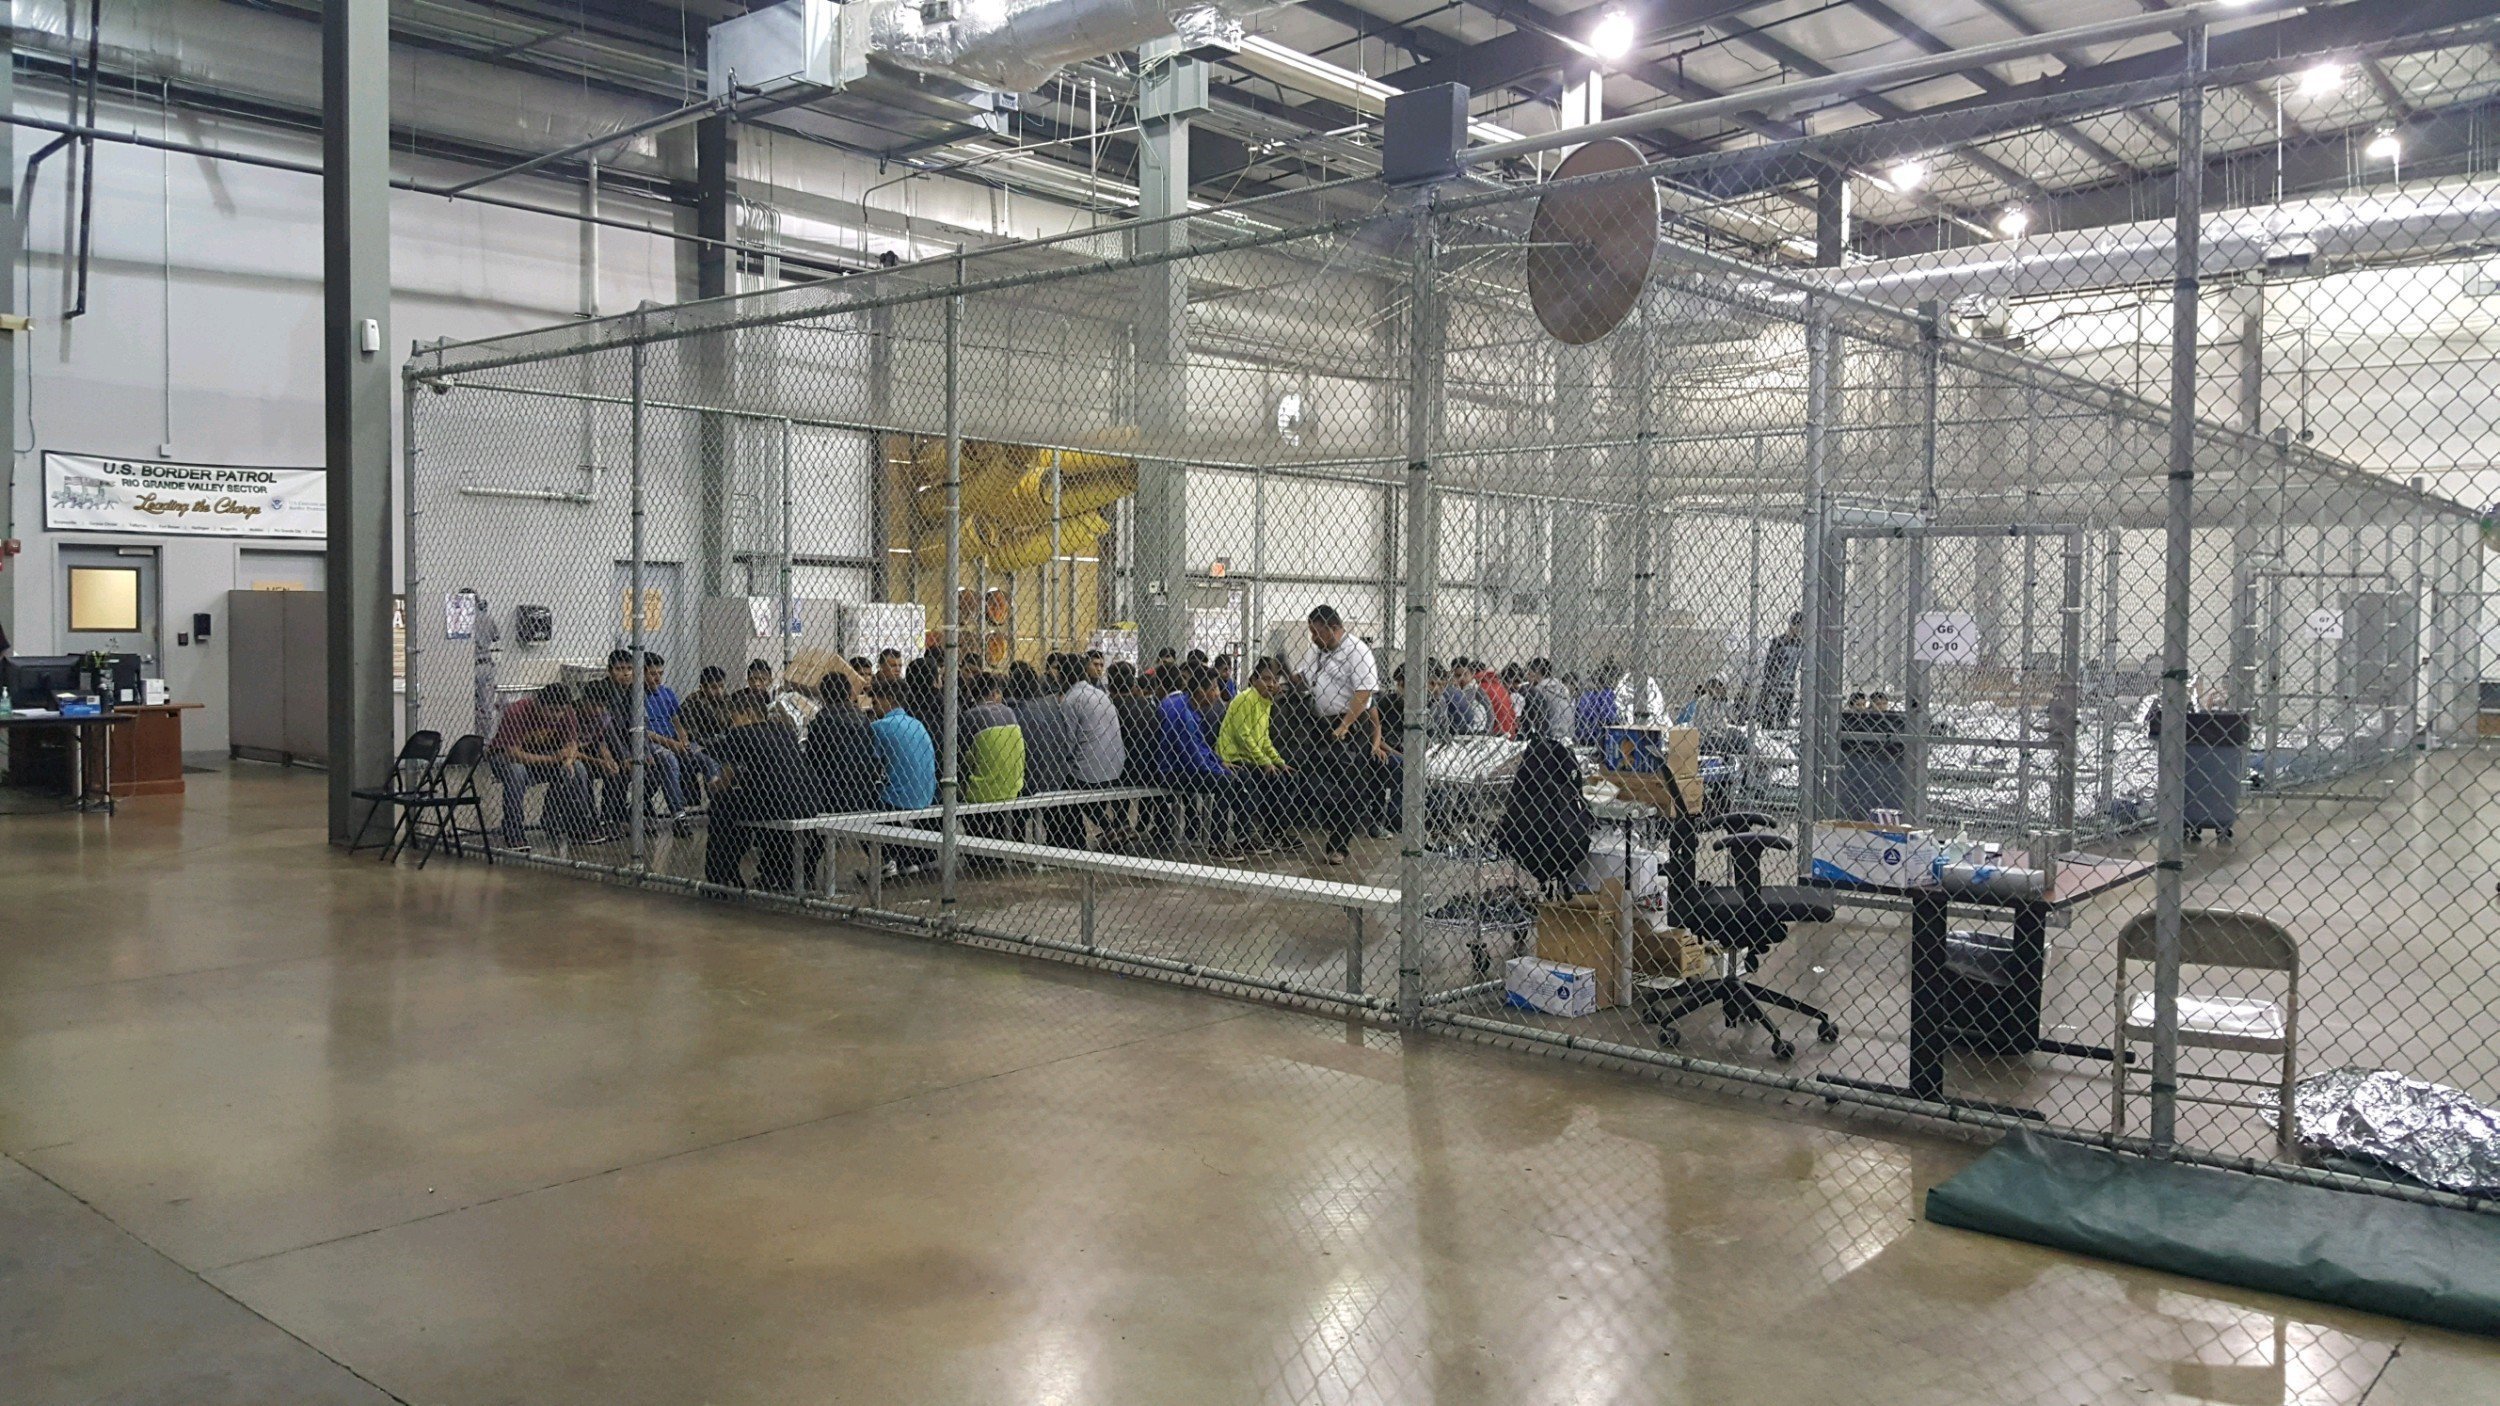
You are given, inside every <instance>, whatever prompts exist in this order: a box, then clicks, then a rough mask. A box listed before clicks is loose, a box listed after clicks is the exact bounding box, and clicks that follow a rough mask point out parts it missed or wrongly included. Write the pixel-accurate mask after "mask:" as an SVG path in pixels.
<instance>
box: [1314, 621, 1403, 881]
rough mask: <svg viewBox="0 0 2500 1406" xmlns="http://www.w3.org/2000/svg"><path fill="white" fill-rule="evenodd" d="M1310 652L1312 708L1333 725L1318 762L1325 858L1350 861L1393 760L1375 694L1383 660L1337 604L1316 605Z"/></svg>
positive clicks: (1372, 815)
mask: <svg viewBox="0 0 2500 1406" xmlns="http://www.w3.org/2000/svg"><path fill="white" fill-rule="evenodd" d="M1308 624H1309V625H1310V629H1311V643H1312V645H1314V646H1315V647H1316V649H1317V652H1316V653H1314V654H1313V655H1312V656H1311V668H1310V672H1309V674H1308V675H1307V679H1308V682H1309V683H1310V686H1311V707H1312V710H1313V711H1314V712H1316V713H1318V715H1319V719H1320V722H1321V723H1322V724H1324V725H1325V726H1326V727H1327V728H1328V732H1327V735H1326V738H1325V744H1326V745H1324V746H1323V747H1322V748H1321V749H1320V751H1319V754H1318V755H1317V756H1316V757H1315V758H1314V760H1315V761H1316V762H1317V763H1318V766H1317V768H1316V769H1317V770H1318V772H1319V773H1320V775H1319V778H1318V782H1319V784H1318V787H1317V791H1318V800H1319V802H1320V804H1321V805H1322V806H1323V807H1324V808H1326V810H1327V812H1328V842H1327V843H1326V844H1325V845H1324V846H1322V847H1321V851H1320V857H1321V859H1322V860H1323V861H1324V862H1326V863H1329V864H1343V863H1345V862H1346V846H1347V844H1348V843H1349V842H1350V841H1351V840H1352V838H1353V835H1354V832H1355V830H1356V829H1358V828H1360V829H1369V828H1370V827H1371V826H1372V825H1373V824H1374V823H1375V820H1376V815H1375V812H1376V811H1377V810H1378V805H1377V803H1376V801H1377V795H1378V787H1377V786H1376V785H1374V784H1373V783H1374V777H1375V776H1376V774H1377V771H1378V769H1379V768H1381V767H1383V766H1386V765H1387V764H1388V760H1389V749H1388V743H1387V741H1386V740H1385V739H1383V738H1382V737H1381V735H1380V720H1379V717H1378V716H1377V715H1376V714H1374V713H1373V712H1372V696H1373V695H1374V694H1376V693H1378V692H1380V662H1379V661H1378V660H1376V659H1374V658H1373V657H1372V650H1371V646H1370V645H1367V644H1365V643H1363V642H1362V641H1361V640H1359V639H1356V638H1355V637H1354V636H1352V635H1350V634H1348V633H1347V632H1346V627H1345V621H1344V620H1343V619H1342V618H1341V617H1339V615H1338V614H1337V610H1336V607H1334V606H1328V605H1320V606H1314V607H1312V609H1311V614H1310V617H1309V620H1308Z"/></svg>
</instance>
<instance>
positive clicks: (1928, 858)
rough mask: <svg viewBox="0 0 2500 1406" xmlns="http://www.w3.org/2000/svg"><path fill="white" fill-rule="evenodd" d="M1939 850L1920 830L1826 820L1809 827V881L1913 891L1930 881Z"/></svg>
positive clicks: (1861, 822)
mask: <svg viewBox="0 0 2500 1406" xmlns="http://www.w3.org/2000/svg"><path fill="white" fill-rule="evenodd" d="M1942 853H1943V850H1942V849H1941V848H1940V847H1939V846H1938V845H1937V843H1936V837H1935V836H1934V835H1933V834H1931V833H1930V832H1928V831H1925V830H1904V829H1899V828H1895V827H1892V826H1884V825H1875V824H1870V823H1868V822H1865V821H1854V820H1825V821H1817V822H1816V823H1815V826H1814V870H1813V873H1814V877H1815V878H1817V879H1819V880H1822V881H1824V882H1827V883H1835V884H1858V885H1861V886H1864V887H1867V888H1915V887H1917V886H1918V885H1921V884H1925V883H1928V882H1930V881H1932V880H1933V879H1934V878H1935V868H1936V858H1937V856H1938V855H1940V854H1942Z"/></svg>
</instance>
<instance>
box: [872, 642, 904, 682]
mask: <svg viewBox="0 0 2500 1406" xmlns="http://www.w3.org/2000/svg"><path fill="white" fill-rule="evenodd" d="M877 677H878V678H881V679H892V680H893V681H894V682H896V683H901V682H902V681H903V651H901V650H899V649H880V650H878V651H877Z"/></svg>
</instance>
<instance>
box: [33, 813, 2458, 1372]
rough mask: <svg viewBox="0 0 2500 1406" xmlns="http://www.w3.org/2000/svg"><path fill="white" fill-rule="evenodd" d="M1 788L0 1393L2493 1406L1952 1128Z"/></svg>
mask: <svg viewBox="0 0 2500 1406" xmlns="http://www.w3.org/2000/svg"><path fill="white" fill-rule="evenodd" d="M193 782H194V785H193V789H192V793H191V795H190V796H189V797H188V798H187V801H186V802H184V803H175V802H170V801H153V802H145V803H140V804H134V805H131V806H128V807H126V808H125V809H124V810H123V811H122V813H121V814H120V815H119V816H118V817H116V818H112V819H109V820H108V819H106V818H103V817H85V818H81V817H74V816H68V815H59V814H49V813H42V814H21V815H11V816H5V817H0V1154H5V1160H0V1401H5V1402H8V1403H12V1406H14V1403H30V1404H31V1403H47V1404H48V1403H54V1402H98V1401H102V1402H133V1403H136V1402H151V1403H153V1402H182V1403H192V1402H235V1403H241V1402H255V1403H257V1402H332V1401H336V1402H382V1401H391V1400H401V1401H410V1402H457V1403H469V1402H512V1403H524V1402H526V1403H556V1402H576V1401H578V1402H600V1403H614V1402H653V1403H693V1402H720V1403H731V1402H785V1401H786V1402H821V1401H859V1402H879V1403H884V1402H975V1401H978V1402H989V1401H1000V1402H1067V1403H1077V1402H1305V1401H1331V1402H1333V1401H1438V1402H1485V1403H1528V1402H1534V1403H1545V1402H1552V1403H1582V1402H1608V1403H1615V1402H1621V1403H1631V1402H1644V1403H1646V1402H1684V1401H1694V1402H1701V1401H1710V1402H1757V1401H1759V1402H1779V1403H1784V1404H1785V1403H1796V1406H1823V1404H1824V1403H1831V1406H1839V1403H1859V1402H1886V1403H1971V1404H1972V1406H1979V1403H1999V1402H2019V1403H2032V1402H2036V1403H2042V1404H2043V1406H2080V1404H2082V1403H2090V1406H2101V1403H2118V1402H2127V1403H2135V1402H2190V1401H2210V1402H2228V1403H2259V1402H2264V1403H2275V1402H2285V1403H2289V1402H2301V1403H2312V1402H2315V1403H2330V1402H2332V1403H2350V1402H2364V1401H2366V1402H2369V1403H2372V1406H2397V1404H2398V1403H2434V1402H2436V1403H2453V1402H2472V1401H2486V1400H2500V1349H2495V1348H2493V1347H2492V1346H2490V1345H2486V1344H2484V1343H2481V1342H2478V1341H2474V1340H2469V1339H2464V1338H2459V1337H2456V1336H2454V1335H2449V1334H2444V1333H2439V1332H2435V1331H2431V1330H2426V1329H2418V1328H2413V1327H2409V1326H2407V1325H2404V1324H2400V1323H2396V1322H2393V1321H2389V1320H2385V1319H2379V1318H2374V1317H2371V1316H2369V1315H2366V1314H2360V1313H2353V1312H2346V1311H2341V1310H2330V1309H2323V1308H2319V1307H2316V1306H2312V1305H2306V1304H2301V1303H2296V1302H2292V1301H2288V1300H2281V1299H2274V1298H2269V1297H2266V1296H2262V1295H2253V1294H2245V1293H2239V1292H2235V1291H2226V1290H2219V1289H2215V1288H2213V1287H2211V1286H2207V1285H2201V1284H2198V1283H2195V1282H2192V1281H2187V1280H2181V1279H2175V1278H2170V1277H2167V1276H2163V1275H2156V1274H2149V1273H2143V1272H2139V1271H2134V1270H2129V1269H2124V1268H2120V1267H2115V1266H2110V1265H2105V1264H2100V1263H2096V1262H2093V1261H2088V1260H2082V1259H2078V1258H2075V1257H2071V1256H2065V1255H2059V1254H2054V1253H2050V1252H2046V1251H2042V1250H2037V1249H2033V1248H2030V1247H2027V1246H2022V1245H2017V1244H2011V1243H2007V1242H2002V1241H1997V1240H1993V1239H1988V1238H1985V1237H1981V1236H1975V1235H1970V1234H1965V1233H1961V1232H1956V1231H1949V1230H1943V1229H1939V1228H1936V1227H1932V1226H1928V1225H1926V1224H1924V1223H1922V1222H1921V1221H1920V1220H1919V1218H1918V1205H1919V1199H1920V1196H1921V1194H1922V1193H1923V1191H1924V1189H1925V1188H1926V1187H1927V1186H1928V1185H1930V1184H1932V1183H1933V1182H1934V1181H1936V1180H1937V1179H1939V1178H1941V1177H1944V1176H1947V1175H1950V1174H1951V1173H1952V1172H1953V1171H1954V1170H1955V1169H1956V1168H1958V1167H1959V1166H1961V1165H1962V1164H1963V1163H1964V1162H1965V1161H1966V1160H1967V1159H1968V1158H1969V1157H1970V1156H1971V1155H1972V1152H1971V1149H1970V1148H1969V1147H1967V1146H1964V1145H1960V1144H1954V1143H1947V1142H1937V1141H1931V1140H1929V1139H1927V1138H1925V1137H1923V1136H1918V1135H1913V1134H1909V1133H1896V1132H1886V1131H1885V1130H1882V1129H1880V1128H1869V1127H1867V1126H1865V1125H1847V1124H1841V1123H1828V1124H1826V1123H1820V1122H1816V1121H1813V1120H1812V1119H1810V1118H1806V1117H1803V1116H1801V1115H1797V1114H1794V1113H1791V1112H1787V1111H1783V1110H1779V1109H1773V1108H1768V1107H1765V1106H1763V1105H1761V1104H1759V1103H1755V1102H1751V1101H1747V1100H1743V1099H1737V1098H1719V1097H1715V1096H1710V1095H1706V1094H1701V1093H1695V1092H1690V1091H1678V1090H1673V1089H1668V1088H1664V1087H1662V1086H1660V1085H1659V1084H1657V1083H1655V1082H1651V1081H1648V1080H1643V1079H1638V1078H1633V1077H1628V1076H1623V1075H1617V1074H1612V1073H1607V1072H1603V1071H1599V1070H1593V1069H1587V1068H1579V1067H1574V1066H1571V1065H1568V1064H1564V1063H1561V1062H1558V1061H1553V1060H1548V1059H1542V1058H1537V1057H1533V1056H1528V1055H1521V1054H1514V1053H1508V1052H1504V1051H1500V1050H1495V1049H1491V1048H1487V1047H1483V1046H1478V1045H1473V1044H1467V1043H1460V1042H1454V1041H1450V1040H1447V1039H1434V1038H1419V1039H1415V1040H1402V1039H1400V1038H1399V1037H1397V1036H1396V1035H1394V1034H1392V1033H1385V1032H1381V1031H1377V1030H1369V1029H1364V1028H1361V1027H1356V1026H1351V1025H1349V1024H1347V1023H1345V1022H1343V1021H1330V1020H1325V1019H1321V1018H1317V1017H1313V1016H1308V1015H1303V1014H1297V1013H1291V1012H1283V1011H1278V1010H1273V1009H1268V1008H1262V1007H1255V1006H1248V1005H1243V1004H1239V1003H1234V1002H1229V1001H1225V1000H1222V999H1219V998H1216V997H1212V996H1208V995H1204V994H1200V993H1195V992H1190V991H1185V990H1179V989H1175V988H1171V987H1167V986H1162V985H1157V984H1152V983H1146V982H1139V981H1130V980H1123V979H1120V978H1118V977H1115V976H1111V975H1107V974H1102V973H1094V972H1086V971H1080V970H1075V969H1071V968H1067V967H1063V966H1057V965H1051V964H1045V963H1037V962H1030V961H1026V960H1023V959H1019V958H1014V957H1009V956H1003V955H998V954H994V953H987V952H977V951H969V950H956V949H948V948H943V947H938V946H934V945H931V944H928V943H924V942H919V941H914V940H911V939H906V938H900V937H893V936H887V935H881V934H875V933H869V932H863V931H858V930H854V929H849V928H844V927H839V926H835V925H831V924H828V923H824V922H821V921H816V920H812V919H808V918H802V917H796V916H784V915H776V914H772V913H764V912H755V911H748V910H745V909H741V908H736V907H731V906H726V905H720V904H706V903H699V902H694V901H690V900H684V899H678V898H671V897H662V896H656V895H650V894H635V893H630V892H626V891H623V890H619V889H615V888H610V887H603V886H600V885H597V884H594V883H589V882H584V881H578V880H573V879H568V878H564V877H560V876H556V875H551V874H547V873H543V872H528V871H522V870H517V869H510V868H505V869H498V870H494V871H489V870H488V869H486V868H485V867H483V866H481V865H477V864H474V863H471V864H456V863H437V864H435V865H434V866H433V867H431V868H429V869H428V870H426V871H425V872H424V873H417V872H415V871H414V870H412V869H409V868H406V867H401V868H397V869H393V868H386V867H384V866H381V865H379V864H376V863H374V862H372V860H371V858H370V856H363V857H359V858H357V859H354V860H349V859H345V858H342V857H339V856H337V855H335V854H332V853H330V852H328V851H326V850H324V849H322V848H321V847H320V846H319V844H318V833H317V829H316V828H315V822H316V820H317V811H318V807H319V804H320V799H321V787H320V782H319V781H318V779H316V778H309V777H303V776H288V775H285V774H281V773H276V772H271V771H265V770H257V769H254V770H245V771H241V772H238V773H237V774H235V775H233V776H231V777H228V776H222V775H221V776H206V777H194V778H193Z"/></svg>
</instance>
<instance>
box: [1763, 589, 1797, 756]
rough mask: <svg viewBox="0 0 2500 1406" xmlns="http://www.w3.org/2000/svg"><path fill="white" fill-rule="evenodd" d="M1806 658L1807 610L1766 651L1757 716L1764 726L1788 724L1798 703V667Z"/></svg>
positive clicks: (1790, 621)
mask: <svg viewBox="0 0 2500 1406" xmlns="http://www.w3.org/2000/svg"><path fill="white" fill-rule="evenodd" d="M1805 657H1806V613H1805V612H1804V611H1802V610H1800V611H1796V612H1793V613H1792V614H1790V615H1789V617H1788V629H1787V630H1786V631H1785V632H1784V633H1782V634H1781V635H1780V636H1779V637H1778V638H1776V639H1774V640H1772V641H1771V643H1770V645H1769V646H1768V647H1767V648H1765V649H1764V650H1763V651H1762V682H1761V683H1760V684H1758V685H1756V686H1755V693H1756V697H1755V700H1754V719H1755V720H1756V721H1757V722H1760V723H1761V724H1762V725H1763V726H1764V727H1786V726H1788V715H1789V714H1790V713H1791V712H1792V711H1794V710H1795V709H1796V706H1797V666H1798V664H1799V663H1800V662H1802V661H1803V660H1804V659H1805Z"/></svg>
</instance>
